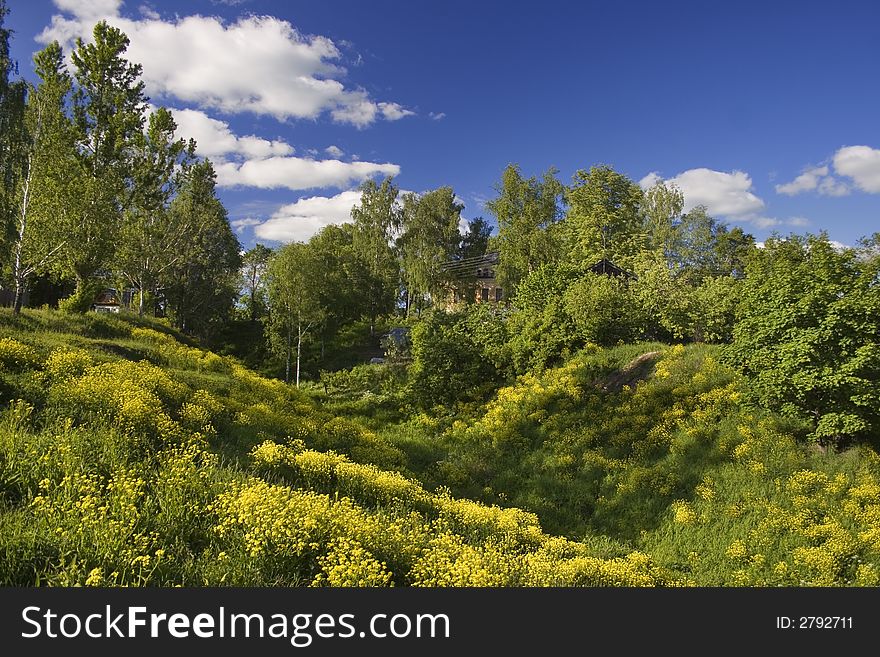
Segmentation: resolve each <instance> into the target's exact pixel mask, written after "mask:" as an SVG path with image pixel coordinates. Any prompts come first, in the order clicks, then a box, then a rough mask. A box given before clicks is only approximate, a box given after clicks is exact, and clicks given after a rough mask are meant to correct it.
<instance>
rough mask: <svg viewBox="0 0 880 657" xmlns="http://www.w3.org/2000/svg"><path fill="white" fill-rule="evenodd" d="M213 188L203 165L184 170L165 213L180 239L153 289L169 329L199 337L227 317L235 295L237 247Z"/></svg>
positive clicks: (209, 172) (212, 176)
mask: <svg viewBox="0 0 880 657" xmlns="http://www.w3.org/2000/svg"><path fill="white" fill-rule="evenodd" d="M216 184H217V183H216V174H215V173H214V167H213V165H212V164H211V162H210V161H208V160H205V161H201V162H197V163H196V164H194V165H193V166H192V167H190V168H189V169H188V170H187V172H186V175H185V176H184V178H183V180H182V183H181V187H180V190H179V192H178V194H177V196H176V197H175V198H174V200H173V201H172V202H171V205H170V207H169V213H170V219H169V221H170V222H171V224H172V225H173V226H174V227H175V230H177V231H179V234H180V238H179V240H178V242H177V244H178V246H177V251H178V254H177V257H175V259H174V261H173V264H172V265H171V266H169V267H167V268H166V269H165V270H164V271H163V272H162V275H161V277H160V279H159V282H158V287H157V292H158V294H160V295H161V296H162V297H164V300H165V308H166V310H167V312H168V314H169V315H170V317H171V318H172V320H173V321H174V323H175V325H176V326H178V327H179V328H181V329H182V330H184V331H188V332H189V333H192V334H195V335H201V336H203V337H207V336H210V335H211V334H212V332H213V331H214V329H215V327H216V325H217V324H219V323H220V322H222V321H223V320H225V319H226V318H227V317H228V315H229V313H230V311H231V309H232V306H233V304H234V302H235V299H236V298H237V297H238V291H239V290H238V272H239V269H240V267H241V255H240V253H241V245H240V244H239V242H238V239H237V238H236V237H235V233H233V232H232V229H231V228H230V227H229V222H228V221H227V217H226V208H224V207H223V204H222V203H221V202H220V200H219V199H218V198H217V196H216Z"/></svg>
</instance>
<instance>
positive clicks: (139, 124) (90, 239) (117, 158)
mask: <svg viewBox="0 0 880 657" xmlns="http://www.w3.org/2000/svg"><path fill="white" fill-rule="evenodd" d="M93 37H94V43H85V42H84V41H83V40H82V39H77V42H76V49H75V50H74V52H73V53H72V54H71V60H72V62H73V65H74V80H75V83H76V84H75V85H74V90H73V95H72V123H73V133H74V137H75V141H76V144H77V149H76V155H77V161H78V164H79V171H78V172H77V173H78V174H79V175H78V176H76V178H77V179H76V180H75V181H73V180H69V179H68V180H66V181H65V182H66V183H67V184H66V189H65V195H66V197H67V201H68V203H69V207H70V211H67V212H65V213H63V214H62V215H60V216H59V217H57V218H56V221H55V222H54V223H53V228H54V230H53V231H52V232H51V234H49V237H50V239H51V240H52V241H55V242H57V241H59V238H61V237H62V236H63V239H65V242H64V246H63V247H62V249H61V250H60V251H59V253H58V255H59V258H58V267H57V268H58V269H59V270H60V271H61V272H62V273H63V274H65V275H68V276H70V277H72V278H73V279H75V281H76V291H75V292H74V295H73V297H72V298H71V299H70V300H68V302H67V303H66V305H65V307H67V308H69V309H71V310H76V311H84V310H87V309H88V307H89V306H90V305H91V303H92V300H93V297H94V292H95V287H96V286H95V283H94V277H95V274H96V273H97V272H99V271H100V270H102V269H104V268H106V267H107V266H108V264H109V262H110V260H111V258H112V255H113V250H114V247H115V245H116V241H117V238H118V229H119V224H120V221H121V217H122V212H123V209H124V208H126V207H127V206H128V205H129V203H130V202H131V201H132V186H131V185H130V179H131V175H132V167H133V162H132V158H131V154H132V146H133V145H134V142H135V140H136V139H137V138H138V137H139V136H140V135H141V134H142V129H143V123H144V117H143V115H144V109H145V106H146V100H147V99H146V97H145V96H144V84H143V82H141V81H140V80H139V77H140V74H141V67H140V65H137V64H131V63H129V62H128V61H127V60H126V59H125V57H124V55H125V51H126V50H127V48H128V43H129V41H128V37H126V36H125V35H124V34H123V33H122V32H121V31H119V30H118V29H116V28H115V27H111V26H110V25H108V24H107V23H106V22H105V21H101V22H100V23H98V24H97V25H95V28H94V30H93Z"/></svg>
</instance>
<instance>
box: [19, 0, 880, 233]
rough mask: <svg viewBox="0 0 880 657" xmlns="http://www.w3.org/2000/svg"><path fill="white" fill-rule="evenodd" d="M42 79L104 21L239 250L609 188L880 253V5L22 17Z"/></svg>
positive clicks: (52, 2)
mask: <svg viewBox="0 0 880 657" xmlns="http://www.w3.org/2000/svg"><path fill="white" fill-rule="evenodd" d="M8 5H9V8H10V10H11V14H10V16H9V17H8V19H7V22H8V25H9V27H11V28H12V29H14V30H15V35H14V37H13V44H12V46H13V55H14V56H15V57H16V58H17V59H18V60H19V61H20V63H21V70H22V73H23V74H24V75H26V76H30V75H31V73H30V59H31V56H32V53H33V52H34V51H35V50H37V49H39V48H41V47H42V44H43V42H45V41H46V40H47V39H51V38H57V39H59V40H60V41H62V43H67V42H70V41H71V40H72V39H73V38H74V37H75V36H77V35H80V34H83V35H85V34H88V32H90V29H91V26H92V25H93V24H94V22H95V21H96V20H98V19H99V18H102V17H106V18H108V19H109V20H110V22H111V23H115V24H117V25H118V26H119V27H120V28H122V29H123V31H125V32H126V33H127V34H128V35H129V36H130V38H131V40H132V45H131V49H130V54H131V55H132V59H134V60H137V61H140V63H141V64H142V65H143V67H144V78H145V80H146V82H147V85H148V93H149V95H150V97H151V99H152V102H153V103H155V104H157V105H164V106H167V107H170V108H172V109H174V110H175V116H176V117H177V118H178V122H179V123H180V125H181V131H185V132H186V133H188V135H189V136H193V137H196V138H197V139H198V141H199V146H200V150H201V152H202V153H203V154H204V155H206V156H209V157H211V159H212V160H213V161H214V162H215V164H216V165H217V168H218V174H219V177H218V179H219V182H220V195H221V198H222V199H223V201H224V203H225V204H226V206H227V208H228V209H229V213H230V219H231V221H232V223H233V226H234V227H235V228H236V230H237V231H238V234H239V237H240V239H241V240H242V243H243V244H245V245H246V246H250V245H251V244H252V243H253V242H254V241H255V240H257V241H262V242H265V243H267V244H270V245H271V244H276V243H278V241H284V240H290V239H305V238H307V237H308V236H309V235H310V234H311V233H313V232H314V231H315V230H317V229H318V228H319V227H320V226H322V225H325V224H326V223H329V222H337V221H341V220H343V219H344V218H345V217H346V216H347V214H348V209H349V208H350V207H351V205H352V203H353V202H356V201H357V194H356V193H355V192H354V191H352V190H353V189H354V188H356V187H357V185H358V183H359V182H360V181H362V180H363V179H364V178H366V177H370V176H373V177H381V176H383V175H386V174H389V173H392V174H397V176H396V181H397V183H398V184H399V186H400V187H401V188H402V189H405V190H413V191H423V190H427V189H432V188H436V187H439V186H441V185H450V186H452V187H453V188H454V189H455V191H456V193H457V194H458V196H459V197H460V198H461V200H462V201H463V202H464V203H465V212H464V214H465V216H466V217H475V216H480V215H483V216H487V217H488V214H487V213H486V211H485V209H484V208H483V206H482V204H483V203H484V202H485V200H486V199H489V198H491V197H492V196H493V193H494V192H493V185H494V184H495V183H496V181H497V180H498V179H499V178H500V175H501V172H502V170H503V168H504V167H505V166H506V165H507V164H508V163H511V162H514V163H518V164H519V165H520V166H521V167H522V169H523V171H524V173H526V174H527V175H540V174H541V173H542V172H543V171H544V170H546V169H547V168H549V167H551V166H553V167H556V168H557V169H559V176H560V178H561V179H562V180H563V181H564V182H566V183H567V182H570V180H571V176H572V174H573V173H574V172H575V171H576V170H577V169H581V168H589V167H590V166H592V165H594V164H600V163H603V164H609V165H611V166H613V167H614V168H615V169H617V170H618V171H620V172H622V173H624V174H626V175H627V176H629V177H630V178H632V179H633V180H635V181H642V182H643V184H646V185H647V184H649V183H650V182H652V181H653V180H656V179H660V178H662V179H665V180H669V181H672V182H674V183H676V184H678V185H679V187H681V188H682V189H683V191H684V192H685V197H686V203H687V204H688V205H695V204H697V203H704V204H706V205H708V206H709V210H710V212H711V213H712V214H713V215H714V216H716V217H718V218H720V219H724V220H725V221H727V222H729V223H730V224H731V225H740V226H743V227H744V228H745V229H746V230H748V231H749V232H751V233H752V234H754V235H755V236H756V237H757V238H758V239H763V238H765V237H767V236H768V235H769V234H770V233H771V231H778V232H780V233H782V234H787V233H789V232H798V233H803V232H808V231H809V232H818V231H819V230H826V231H827V232H828V233H829V235H830V237H831V238H832V239H834V240H837V241H839V242H842V243H846V244H853V243H855V241H856V240H857V239H858V238H859V237H861V236H864V235H869V234H871V233H873V232H876V231H880V120H878V117H880V84H878V78H880V75H878V74H880V3H874V2H865V1H864V0H863V1H861V2H847V1H841V2H836V3H834V4H833V5H832V4H829V3H827V2H772V3H770V2H751V1H749V2H736V3H711V2H675V1H670V2H664V3H659V2H630V3H609V2H602V3H597V2H552V1H550V0H548V1H546V2H541V3H537V2H536V3H524V2H523V3H517V2H511V1H507V2H496V1H491V2H489V1H485V2H474V1H471V2H461V1H459V0H445V1H444V2H430V3H429V2H415V1H404V0H399V1H396V2H391V1H388V0H373V1H371V2H365V1H362V0H361V1H356V0H352V1H345V2H342V1H333V0H324V1H320V2H319V1H307V0H297V1H296V2H289V1H269V0H223V1H221V0H198V1H192V2H170V1H167V0H151V1H144V2H137V1H133V0H129V1H127V2H124V3H123V2H120V0H30V1H29V2H28V3H24V2H22V1H21V0H9V1H8Z"/></svg>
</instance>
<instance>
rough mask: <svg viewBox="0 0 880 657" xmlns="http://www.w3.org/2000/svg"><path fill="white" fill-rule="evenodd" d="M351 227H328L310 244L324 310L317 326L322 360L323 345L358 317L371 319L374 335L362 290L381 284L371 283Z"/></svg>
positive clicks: (320, 302) (310, 241) (369, 303)
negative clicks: (318, 326)
mask: <svg viewBox="0 0 880 657" xmlns="http://www.w3.org/2000/svg"><path fill="white" fill-rule="evenodd" d="M354 231H355V229H354V226H352V225H351V224H342V225H340V226H336V225H333V224H331V225H329V226H325V227H324V228H322V229H321V231H320V232H318V233H317V234H315V235H314V236H313V237H312V239H310V240H309V249H310V251H311V254H312V257H313V259H314V265H315V270H316V271H317V272H320V281H321V285H320V286H318V289H317V294H318V302H319V304H320V306H321V307H322V308H323V309H324V314H323V318H322V321H321V325H320V338H321V358H322V360H323V358H324V347H325V344H326V343H328V342H331V341H332V340H333V339H334V338H335V337H336V335H337V333H339V331H340V330H341V329H342V328H343V327H344V326H346V325H348V324H351V323H352V322H355V321H356V320H358V319H360V318H361V317H365V316H366V317H370V334H371V336H372V335H373V333H374V331H373V329H374V326H373V322H374V321H375V318H373V317H372V316H371V313H372V312H373V310H374V308H373V306H371V302H370V299H369V298H368V297H367V296H365V295H364V290H369V289H378V288H379V287H380V285H381V283H380V282H377V281H375V280H373V277H372V273H371V272H370V270H369V267H368V266H367V263H366V262H365V261H364V260H363V259H362V258H361V257H360V256H359V254H358V253H357V251H355V248H354V234H355V232H354Z"/></svg>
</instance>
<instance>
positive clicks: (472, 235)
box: [447, 217, 492, 303]
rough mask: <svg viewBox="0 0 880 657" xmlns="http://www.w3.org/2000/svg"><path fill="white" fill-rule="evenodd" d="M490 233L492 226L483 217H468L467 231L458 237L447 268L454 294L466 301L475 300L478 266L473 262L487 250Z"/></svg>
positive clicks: (471, 301)
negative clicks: (456, 246) (456, 245)
mask: <svg viewBox="0 0 880 657" xmlns="http://www.w3.org/2000/svg"><path fill="white" fill-rule="evenodd" d="M491 235H492V226H491V225H490V224H489V222H487V221H486V220H485V219H483V218H482V217H477V218H476V219H469V220H468V222H467V232H465V233H464V234H463V235H462V236H461V237H460V239H459V242H458V248H457V249H456V251H455V254H454V255H453V257H452V260H453V262H452V263H451V264H450V265H449V267H448V268H447V273H448V274H449V276H450V279H451V284H452V286H453V287H454V289H455V293H456V295H457V296H458V298H459V299H463V300H465V301H466V302H467V303H473V302H474V301H475V300H476V293H477V268H478V267H477V265H475V264H474V263H475V262H478V259H479V258H481V257H482V256H484V255H485V254H486V252H487V251H488V249H489V239H490V237H491Z"/></svg>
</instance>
